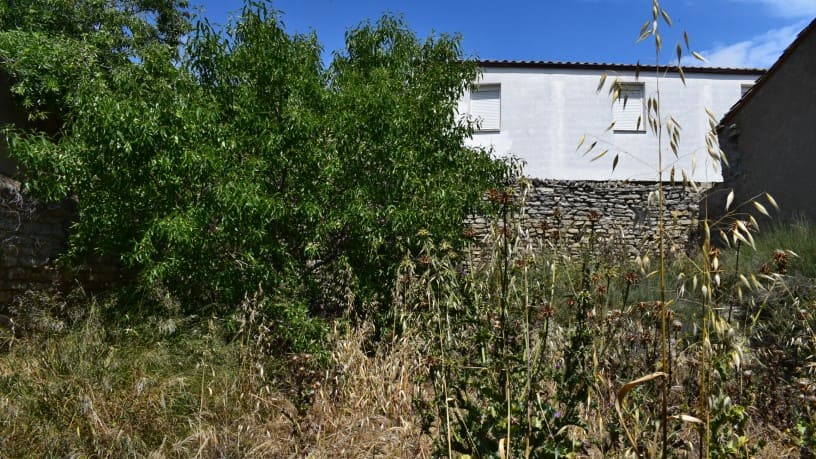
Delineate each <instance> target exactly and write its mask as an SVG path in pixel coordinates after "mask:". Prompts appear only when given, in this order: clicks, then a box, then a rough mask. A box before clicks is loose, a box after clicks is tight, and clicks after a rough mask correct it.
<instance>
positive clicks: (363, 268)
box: [0, 2, 505, 317]
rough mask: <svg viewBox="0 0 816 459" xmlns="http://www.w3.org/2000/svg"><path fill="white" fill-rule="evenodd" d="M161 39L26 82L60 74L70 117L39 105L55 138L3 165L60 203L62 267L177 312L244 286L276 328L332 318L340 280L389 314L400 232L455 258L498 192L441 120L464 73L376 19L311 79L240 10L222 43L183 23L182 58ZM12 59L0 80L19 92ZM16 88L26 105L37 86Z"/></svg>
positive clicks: (305, 43) (75, 47) (450, 116)
mask: <svg viewBox="0 0 816 459" xmlns="http://www.w3.org/2000/svg"><path fill="white" fill-rule="evenodd" d="M117 11H119V12H126V10H124V9H120V10H117ZM137 16H138V14H137ZM102 28H103V29H104V28H105V27H102ZM14 33H15V32H3V35H2V37H0V43H2V40H3V39H4V38H7V36H8V35H9V34H12V35H13V34H14ZM159 38H160V39H158V40H147V41H145V42H140V43H136V42H132V44H133V46H134V48H133V52H129V53H127V55H128V58H127V59H124V60H122V61H121V62H120V63H119V64H118V65H115V66H106V65H105V64H104V59H102V58H98V57H94V56H98V53H97V52H96V51H97V50H98V49H99V48H98V47H96V46H94V47H92V50H93V51H94V52H92V53H87V52H86V49H85V48H83V46H85V45H86V44H87V43H88V40H86V39H85V38H81V39H79V40H78V41H71V42H70V43H67V44H65V47H66V49H65V52H66V53H71V52H73V53H77V56H74V57H73V58H71V59H65V60H64V61H63V64H64V65H63V64H61V63H60V62H56V61H55V62H51V64H53V67H50V68H49V69H47V70H48V72H46V73H47V74H46V75H41V76H40V77H39V79H38V80H36V82H40V81H45V80H47V77H48V75H49V74H50V75H55V78H56V80H57V81H63V80H62V79H63V78H67V77H68V76H69V75H72V74H73V75H72V79H71V80H70V81H71V82H72V83H71V86H70V91H68V93H69V96H68V97H66V96H65V94H64V93H63V92H62V91H64V90H65V87H64V86H60V85H59V84H58V85H57V87H56V88H55V94H57V95H58V96H60V97H63V98H62V99H60V98H56V99H55V100H60V101H62V102H61V103H62V104H63V106H62V107H61V108H62V109H64V110H65V113H66V117H65V120H66V121H65V124H64V126H63V135H62V136H61V137H60V138H58V139H53V138H49V137H45V136H36V135H30V134H24V133H16V134H15V135H14V136H13V145H12V153H13V154H14V155H15V156H16V157H17V158H19V159H20V161H21V162H22V163H23V164H24V165H25V166H26V167H27V168H28V170H29V171H30V174H29V177H28V178H29V185H30V189H31V190H34V191H35V192H37V193H38V195H40V196H43V197H47V198H51V199H58V198H62V197H64V196H66V195H75V196H76V197H77V199H78V202H79V206H78V207H79V218H78V221H77V222H76V224H75V225H74V227H73V231H72V235H71V239H70V251H69V255H72V256H73V257H74V259H79V258H81V257H82V256H84V255H87V254H91V253H101V254H116V255H117V256H119V257H120V258H121V260H122V261H123V262H125V263H126V264H127V265H129V266H131V267H133V268H134V269H135V270H136V271H137V272H138V273H139V274H140V279H141V282H142V284H143V285H148V286H155V285H161V286H164V287H166V288H167V289H168V290H169V291H170V292H171V293H172V294H174V295H175V296H177V297H178V298H180V299H182V300H184V304H186V305H188V307H189V308H191V309H195V310H200V309H201V308H202V307H203V305H213V306H217V307H226V308H227V309H229V308H231V307H234V306H236V305H237V304H238V303H239V302H240V301H241V299H242V298H243V297H244V296H245V295H246V294H247V293H250V292H252V291H255V290H256V289H258V288H259V286H260V287H261V288H262V289H263V290H264V291H265V292H267V293H272V295H271V296H274V297H277V298H279V299H281V298H282V300H281V301H282V302H283V303H285V304H283V305H281V304H280V303H281V302H280V301H279V302H278V303H276V304H278V306H275V307H273V308H271V310H272V312H273V314H274V315H277V316H280V317H284V316H285V317H295V316H296V317H305V316H307V315H308V314H307V312H308V311H311V312H312V313H314V312H316V311H319V310H325V309H327V308H329V309H331V308H334V307H335V306H333V305H335V304H336V303H335V302H333V301H332V298H331V297H332V294H331V293H330V290H331V288H330V287H331V285H329V284H331V282H329V281H330V280H332V279H340V278H341V277H342V278H343V279H345V282H346V284H347V286H348V285H352V286H355V289H356V290H357V291H356V292H355V293H356V299H357V303H356V304H358V305H359V304H362V303H363V302H364V301H369V300H374V299H379V300H385V301H381V303H380V304H387V300H388V297H389V292H390V290H391V286H392V281H391V279H392V276H393V275H394V273H395V269H396V266H397V264H398V263H399V261H400V259H401V258H402V256H403V254H404V253H405V252H406V250H407V249H409V248H412V247H413V248H416V245H417V244H418V241H417V240H416V238H415V237H414V236H415V235H416V234H417V232H419V231H420V230H426V231H428V232H430V233H433V234H434V235H435V236H436V237H437V238H439V239H448V240H449V241H450V242H451V243H453V244H456V243H457V242H458V241H461V239H462V236H461V234H462V221H463V219H464V217H465V216H466V215H468V214H469V213H471V212H473V211H475V209H476V207H477V206H479V205H480V201H481V200H480V198H481V196H482V194H483V193H484V191H485V190H486V189H488V188H491V187H495V186H497V185H498V184H499V182H500V181H501V180H502V177H503V176H504V169H505V168H504V166H503V164H502V163H500V162H496V161H493V160H492V159H491V158H490V156H489V155H488V154H487V152H484V151H477V150H472V149H469V148H466V147H465V146H464V140H465V138H466V137H467V136H469V135H470V133H471V132H472V126H471V125H470V123H468V122H466V121H463V120H459V119H457V117H456V114H455V108H456V103H457V101H458V99H459V98H460V97H461V96H462V94H463V93H464V91H465V90H466V89H467V87H468V85H469V84H470V83H471V82H472V81H473V80H474V79H475V77H476V76H477V68H476V66H475V64H474V63H472V62H468V61H466V60H465V59H464V58H463V56H462V52H461V48H460V46H459V40H458V38H456V37H449V36H440V37H432V38H428V39H426V40H424V41H421V40H419V39H418V38H417V37H416V36H415V35H414V34H413V33H412V32H411V31H410V30H409V29H408V28H407V27H406V25H405V24H404V23H403V22H402V21H401V20H400V19H397V18H393V17H384V18H382V19H381V20H380V21H378V22H377V23H374V24H372V23H363V24H362V25H360V26H358V27H357V28H354V29H352V30H351V31H350V32H349V33H348V35H347V48H346V50H345V51H343V52H340V53H337V54H336V55H335V59H334V62H333V63H332V64H331V66H330V67H329V68H324V67H323V65H322V63H321V59H320V51H321V48H320V45H319V44H318V42H317V40H316V37H315V36H314V35H290V34H287V33H286V32H285V30H284V29H283V27H282V25H281V23H280V22H279V20H278V16H277V13H276V12H274V11H272V10H270V9H269V8H268V6H267V3H265V2H248V3H247V4H246V5H245V6H244V8H243V10H242V14H241V16H240V19H239V20H238V21H237V22H235V23H234V24H231V25H230V26H229V27H227V28H225V29H224V31H223V32H221V31H219V30H216V29H215V28H213V27H211V26H210V25H209V24H208V23H207V22H200V23H199V24H198V25H197V27H196V28H195V31H194V32H193V33H192V34H191V35H190V36H189V37H188V39H187V43H186V45H185V48H184V52H182V53H179V52H177V49H176V48H175V47H174V46H173V43H175V41H174V40H169V39H166V38H162V37H161V36H159ZM21 40H22V39H21ZM33 40H36V39H35V38H32V39H31V41H29V42H27V44H28V46H29V47H30V48H31V49H35V48H37V47H38V46H40V47H48V46H54V45H56V46H61V45H60V43H61V42H60V40H61V38H59V37H57V38H54V39H53V43H52V42H48V41H43V42H41V43H40V44H39V45H38V44H36V43H34V42H33ZM71 40H74V38H71ZM0 49H2V48H0ZM43 52H45V51H43ZM114 54H115V53H114ZM18 56H20V55H19V54H14V53H6V54H4V56H3V59H4V60H3V65H4V67H5V68H15V67H17V68H26V69H27V70H28V71H31V73H32V74H33V72H34V71H33V70H32V68H33V67H32V68H29V67H26V64H25V63H24V62H21V61H20V60H17V59H16V58H17V57H18ZM89 56H90V57H89ZM100 73H104V75H103V77H99V75H100ZM20 81H21V83H19V84H18V88H19V89H18V91H17V93H18V94H20V95H21V96H24V95H25V93H26V91H27V90H28V86H27V84H28V83H26V81H34V80H25V79H23V80H20ZM327 282H329V284H327Z"/></svg>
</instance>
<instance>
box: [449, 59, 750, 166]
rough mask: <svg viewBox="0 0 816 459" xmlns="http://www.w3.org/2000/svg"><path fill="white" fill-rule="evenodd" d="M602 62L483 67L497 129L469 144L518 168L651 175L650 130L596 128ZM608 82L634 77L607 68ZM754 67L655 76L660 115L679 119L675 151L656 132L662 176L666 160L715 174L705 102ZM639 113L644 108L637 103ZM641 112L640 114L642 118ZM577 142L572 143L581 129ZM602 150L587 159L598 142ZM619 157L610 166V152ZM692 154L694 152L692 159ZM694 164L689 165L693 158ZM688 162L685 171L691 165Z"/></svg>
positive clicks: (737, 84) (603, 117)
mask: <svg viewBox="0 0 816 459" xmlns="http://www.w3.org/2000/svg"><path fill="white" fill-rule="evenodd" d="M602 73H603V71H602V70H594V69H591V70H585V69H558V68H506V67H497V68H490V67H487V68H484V69H483V75H482V78H481V80H480V83H485V84H491V83H498V84H500V85H501V129H500V131H499V132H477V133H476V134H474V136H473V138H472V139H471V140H470V144H471V145H479V146H484V147H491V146H492V147H493V148H494V151H495V153H496V154H497V155H507V154H514V155H516V156H518V157H520V158H522V159H524V160H525V161H526V163H527V166H526V168H525V175H527V176H529V177H534V178H542V179H562V180H611V179H614V180H657V178H658V154H657V151H658V146H657V144H658V142H657V136H656V135H654V134H652V133H651V132H650V130H649V129H648V128H647V129H646V132H637V133H634V132H626V133H616V132H611V131H609V132H604V131H605V130H606V128H607V127H608V126H609V125H610V123H612V121H613V115H612V101H611V99H610V98H609V95H608V92H607V90H606V87H605V88H604V90H602V91H601V92H600V93H596V91H595V90H596V88H597V86H598V82H599V78H600V75H601V74H602ZM607 74H608V77H607V87H608V82H611V81H612V80H613V79H614V78H619V79H620V80H621V81H622V82H635V81H636V80H635V75H634V72H627V71H609V72H607ZM756 77H758V75H755V76H754V75H745V74H734V75H732V74H715V73H711V74H701V73H693V74H692V73H687V74H686V85H685V86H684V85H683V83H682V81H681V79H680V77H679V76H678V75H677V74H676V73H669V74H667V75H663V76H661V78H660V80H659V87H660V98H661V106H662V107H661V108H662V115H663V118H666V117H667V116H668V115H672V116H673V117H674V118H675V119H676V120H677V121H678V122H679V124H680V126H681V127H682V130H681V133H680V151H679V158H675V157H674V155H673V153H672V152H671V150H670V148H669V147H668V136H666V135H664V136H663V137H664V142H663V143H664V148H663V151H664V154H663V157H664V171H665V173H664V180H668V175H669V171H670V170H671V168H672V166H675V168H676V170H677V174H676V177H677V179H678V180H679V179H680V177H681V176H680V173H679V171H680V170H681V169H682V170H685V171H686V173H687V175H688V176H693V177H694V178H695V179H696V180H698V181H705V182H719V181H722V175H721V173H720V170H719V169H718V168H716V167H713V165H712V162H711V161H710V160H709V156H708V153H707V151H706V143H705V136H706V133H707V132H708V130H709V128H710V127H709V123H708V116H707V115H706V111H705V110H706V108H708V109H709V110H711V111H712V112H713V113H714V114H715V115H716V116H717V119H718V120H719V118H720V117H721V116H722V115H723V114H725V113H726V112H727V111H728V109H729V108H730V107H731V106H732V105H733V104H734V103H735V102H736V101H737V100H738V99H739V98H740V94H741V85H742V84H751V83H753V81H754V80H755V78H756ZM637 81H639V82H642V83H644V85H645V88H644V89H645V98H648V97H650V96H652V95H654V94H655V91H656V90H657V87H658V82H657V81H656V79H655V78H654V72H652V74H651V75H649V73H648V72H646V71H642V72H641V74H640V78H639V80H637ZM469 109H470V97H469V95H466V96H465V97H464V98H463V100H462V101H460V103H459V111H460V113H468V112H469ZM644 116H645V111H644ZM644 119H645V118H644ZM584 135H585V136H586V141H585V144H584V147H582V148H581V150H579V151H576V146H577V145H578V142H579V141H580V139H581V137H582V136H584ZM595 140H597V141H598V146H597V147H596V148H595V150H594V151H593V152H592V153H590V154H588V155H586V156H582V153H583V152H584V151H585V149H586V146H588V145H589V144H590V143H591V142H593V141H595ZM606 148H609V149H610V152H609V153H608V154H607V155H606V157H604V158H602V159H600V160H597V161H595V162H590V159H591V158H592V157H593V156H594V155H595V154H596V153H600V152H601V151H602V150H604V149H606ZM615 153H620V160H619V163H618V166H617V168H616V169H615V171H614V172H613V171H612V159H613V158H614V156H615ZM693 159H696V161H695V160H693ZM695 163H696V166H694V167H693V164H695ZM692 170H693V173H692Z"/></svg>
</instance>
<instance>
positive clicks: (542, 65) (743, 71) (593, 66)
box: [478, 60, 765, 75]
mask: <svg viewBox="0 0 816 459" xmlns="http://www.w3.org/2000/svg"><path fill="white" fill-rule="evenodd" d="M478 63H479V66H481V67H491V68H496V67H507V68H531V69H573V70H623V71H632V72H637V71H641V72H647V71H649V70H652V69H654V66H649V65H641V64H613V63H606V62H554V61H514V60H480V61H478ZM661 70H663V71H667V72H674V73H677V72H678V70H677V66H666V67H661ZM764 72H765V69H757V68H731V67H694V66H690V67H686V66H683V73H687V74H688V73H693V74H700V73H705V74H712V73H719V74H729V75H761V74H763V73H764Z"/></svg>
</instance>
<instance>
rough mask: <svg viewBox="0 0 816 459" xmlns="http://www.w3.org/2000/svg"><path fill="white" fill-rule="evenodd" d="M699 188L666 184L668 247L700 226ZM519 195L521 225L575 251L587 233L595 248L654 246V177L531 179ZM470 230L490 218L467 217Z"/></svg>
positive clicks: (481, 229) (480, 228)
mask: <svg viewBox="0 0 816 459" xmlns="http://www.w3.org/2000/svg"><path fill="white" fill-rule="evenodd" d="M701 191H702V190H700V191H699V192H698V191H694V190H693V189H692V188H690V187H687V186H684V185H682V184H669V183H664V186H663V193H664V202H665V208H664V217H665V220H664V221H665V223H666V225H665V226H666V236H667V239H666V241H667V249H668V250H669V251H675V252H676V251H683V250H686V249H688V247H689V242H690V237H691V235H692V234H693V232H694V230H696V228H697V225H698V212H699V205H700V199H701V197H702V194H701ZM517 192H518V193H520V194H523V198H524V203H525V205H524V211H523V213H522V214H521V215H519V217H520V221H521V225H522V228H523V230H524V231H525V232H526V233H527V234H528V235H529V236H530V237H531V238H533V239H539V240H541V241H544V242H545V243H548V244H549V245H551V246H554V247H563V248H565V249H567V250H568V251H569V252H571V253H573V254H576V253H578V252H580V251H581V250H583V249H585V248H586V247H587V244H588V243H589V240H590V235H592V237H594V239H595V240H594V242H593V244H597V245H596V247H597V248H598V249H604V250H614V251H617V252H619V253H620V254H621V255H624V256H630V257H634V256H637V255H640V254H643V253H645V252H647V251H654V250H655V249H656V248H657V246H658V239H657V233H658V230H657V228H658V205H657V204H658V200H657V196H658V195H657V183H656V182H628V181H576V180H532V181H531V182H530V183H529V186H527V187H520V188H518V189H517ZM468 224H469V225H470V232H471V233H472V234H474V233H475V234H476V235H482V236H485V235H487V234H489V233H490V222H488V221H487V220H485V219H482V218H474V219H471V220H470V221H469V222H468Z"/></svg>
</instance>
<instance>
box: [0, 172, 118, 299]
mask: <svg viewBox="0 0 816 459" xmlns="http://www.w3.org/2000/svg"><path fill="white" fill-rule="evenodd" d="M75 211H76V206H75V204H74V202H73V201H72V200H70V199H66V200H65V201H63V202H61V203H55V204H45V203H41V202H38V201H37V200H35V199H33V198H31V197H29V196H26V195H24V194H23V193H21V191H20V184H19V183H18V182H17V181H15V180H13V179H10V178H8V177H6V176H4V175H2V174H0V312H2V311H3V310H5V309H6V307H7V306H8V305H9V304H10V303H11V302H13V301H14V300H15V298H17V297H19V296H20V295H21V294H23V293H25V292H26V291H28V290H66V289H70V288H73V287H76V286H79V285H81V286H82V287H83V288H86V289H89V290H92V291H95V290H101V289H104V288H106V287H107V286H109V285H110V283H111V282H113V281H116V280H117V279H119V278H120V277H121V276H122V271H121V270H120V269H119V268H118V267H117V265H116V263H114V262H113V261H111V260H94V261H92V262H91V263H85V264H84V265H81V266H79V267H74V268H71V270H70V271H61V270H59V269H57V265H56V263H55V262H56V259H57V257H58V256H59V255H60V254H61V253H62V252H63V250H65V247H66V239H67V235H68V228H69V226H70V224H71V221H72V220H73V218H74V216H75Z"/></svg>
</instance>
